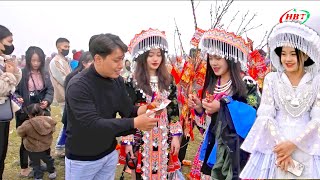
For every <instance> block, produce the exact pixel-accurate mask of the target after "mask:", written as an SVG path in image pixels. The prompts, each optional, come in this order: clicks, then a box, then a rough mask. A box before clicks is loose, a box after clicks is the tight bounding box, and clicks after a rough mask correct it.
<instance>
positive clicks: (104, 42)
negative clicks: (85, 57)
mask: <svg viewBox="0 0 320 180" xmlns="http://www.w3.org/2000/svg"><path fill="white" fill-rule="evenodd" d="M117 48H120V49H121V50H122V52H123V53H125V52H127V51H128V47H127V45H125V44H124V43H123V42H122V41H121V39H120V38H119V36H117V35H114V34H110V33H107V34H99V35H94V36H92V37H91V38H90V41H89V51H90V53H91V55H92V57H94V56H95V55H96V54H98V55H100V56H102V57H103V58H105V57H106V56H108V55H109V54H111V53H112V51H113V50H115V49H117Z"/></svg>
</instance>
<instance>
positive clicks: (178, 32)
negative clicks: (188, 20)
mask: <svg viewBox="0 0 320 180" xmlns="http://www.w3.org/2000/svg"><path fill="white" fill-rule="evenodd" d="M174 24H175V25H176V32H177V34H178V38H179V42H180V48H181V50H182V53H183V55H185V54H186V52H185V51H184V48H183V46H182V41H181V34H180V31H179V28H178V25H177V22H176V18H174Z"/></svg>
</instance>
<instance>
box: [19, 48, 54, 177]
mask: <svg viewBox="0 0 320 180" xmlns="http://www.w3.org/2000/svg"><path fill="white" fill-rule="evenodd" d="M25 57H26V67H25V68H24V69H23V70H22V79H21V81H20V83H19V84H18V86H17V88H16V94H17V95H18V96H19V97H20V98H22V99H23V104H22V109H21V110H20V111H17V112H16V114H15V115H16V127H17V128H18V127H19V126H20V125H21V124H22V123H23V122H24V121H25V120H26V119H28V114H27V112H25V111H24V108H26V107H27V106H29V105H30V104H33V103H40V104H41V106H40V107H41V108H42V109H44V110H45V111H48V113H49V112H50V104H51V103H52V101H53V94H54V91H53V87H52V84H51V80H50V75H49V73H48V72H46V71H45V69H44V65H45V54H44V52H43V50H42V49H41V48H39V47H36V46H30V47H29V48H28V50H27V51H26V56H25ZM49 114H50V113H49ZM28 166H29V164H28V152H27V150H26V149H25V147H24V145H23V142H21V146H20V167H21V172H20V177H30V176H32V173H31V170H30V169H29V168H28Z"/></svg>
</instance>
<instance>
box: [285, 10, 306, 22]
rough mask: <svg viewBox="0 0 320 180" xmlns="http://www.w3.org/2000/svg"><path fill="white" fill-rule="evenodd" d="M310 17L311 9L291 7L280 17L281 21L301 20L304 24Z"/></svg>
mask: <svg viewBox="0 0 320 180" xmlns="http://www.w3.org/2000/svg"><path fill="white" fill-rule="evenodd" d="M309 18H310V13H309V11H306V10H296V9H290V10H289V11H287V12H285V13H284V14H283V15H282V16H281V17H280V19H279V22H280V23H282V22H285V21H293V22H300V23H301V24H303V23H305V22H306V21H307V20H308V19H309Z"/></svg>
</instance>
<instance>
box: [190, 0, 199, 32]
mask: <svg viewBox="0 0 320 180" xmlns="http://www.w3.org/2000/svg"><path fill="white" fill-rule="evenodd" d="M191 6H192V14H193V19H194V29H195V30H196V29H197V28H198V25H197V18H196V12H195V9H194V2H193V0H191Z"/></svg>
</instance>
